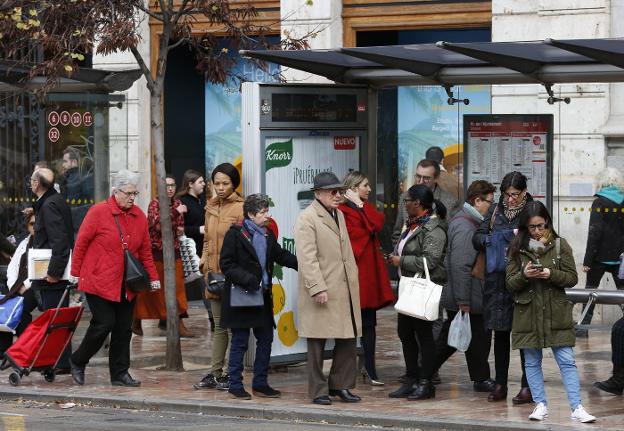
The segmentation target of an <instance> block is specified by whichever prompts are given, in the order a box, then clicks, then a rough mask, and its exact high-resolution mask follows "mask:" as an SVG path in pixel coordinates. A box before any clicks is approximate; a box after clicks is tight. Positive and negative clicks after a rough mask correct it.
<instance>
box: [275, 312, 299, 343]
mask: <svg viewBox="0 0 624 431" xmlns="http://www.w3.org/2000/svg"><path fill="white" fill-rule="evenodd" d="M277 336H278V337H279V339H280V341H281V342H282V344H283V345H284V346H286V347H290V346H292V345H293V344H295V343H296V342H297V340H298V339H299V331H297V327H296V326H295V315H294V313H293V312H292V311H286V312H285V313H282V315H281V316H280V318H279V321H278V322H277Z"/></svg>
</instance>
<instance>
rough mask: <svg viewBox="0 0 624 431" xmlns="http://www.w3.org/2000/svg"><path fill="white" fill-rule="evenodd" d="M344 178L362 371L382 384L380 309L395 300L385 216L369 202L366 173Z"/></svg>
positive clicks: (349, 175) (352, 174)
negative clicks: (383, 240)
mask: <svg viewBox="0 0 624 431" xmlns="http://www.w3.org/2000/svg"><path fill="white" fill-rule="evenodd" d="M343 182H344V185H345V189H346V192H345V202H344V203H343V204H341V205H340V207H339V208H340V210H341V211H342V212H343V213H344V216H345V221H346V224H347V231H348V232H349V239H350V240H351V247H352V248H353V254H354V255H355V261H356V262H357V266H358V274H359V277H358V278H359V282H360V308H361V309H362V349H363V350H364V369H363V370H362V374H363V375H364V378H365V380H367V379H368V380H369V381H370V383H371V384H372V385H375V386H381V385H383V383H382V382H380V381H379V379H378V376H377V370H376V368H375V338H376V332H375V326H376V325H377V310H379V309H380V308H383V307H385V306H386V305H388V304H390V303H392V301H394V295H393V293H392V289H391V288H390V279H389V278H388V270H387V268H386V262H385V260H384V258H383V256H382V254H381V251H380V244H379V240H378V239H377V234H378V233H379V231H380V230H381V228H382V226H383V224H384V218H385V217H384V215H383V213H381V212H379V211H377V210H376V209H375V207H374V205H371V204H370V203H368V202H367V200H368V196H369V194H370V192H371V188H370V185H369V183H368V179H367V178H366V176H365V175H364V174H363V173H361V172H358V171H352V172H349V174H347V176H346V177H345V179H344V181H343Z"/></svg>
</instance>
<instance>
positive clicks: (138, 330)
mask: <svg viewBox="0 0 624 431" xmlns="http://www.w3.org/2000/svg"><path fill="white" fill-rule="evenodd" d="M130 329H132V333H133V334H134V335H138V336H139V337H142V336H143V328H142V327H141V319H132V326H131V327H130Z"/></svg>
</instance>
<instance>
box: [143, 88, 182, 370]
mask: <svg viewBox="0 0 624 431" xmlns="http://www.w3.org/2000/svg"><path fill="white" fill-rule="evenodd" d="M159 78H160V77H159ZM158 81H159V79H158V78H157V82H156V85H155V86H154V88H153V90H152V92H151V95H150V117H151V125H152V151H153V154H154V162H155V163H154V164H155V166H156V189H157V191H158V204H159V207H160V227H161V233H162V244H163V265H164V269H165V284H164V286H161V288H162V289H165V305H166V307H167V350H166V354H165V369H166V370H169V371H182V370H183V364H182V349H181V346H180V332H179V326H178V323H179V319H180V317H179V310H178V301H177V298H176V269H175V254H174V249H173V238H174V236H173V235H174V232H173V229H172V226H171V203H170V200H169V198H168V197H167V190H166V186H165V184H166V182H165V177H166V175H167V174H166V171H165V142H164V129H163V124H162V118H163V115H162V106H163V105H162V93H163V85H162V83H163V82H164V77H162V78H161V79H160V82H158Z"/></svg>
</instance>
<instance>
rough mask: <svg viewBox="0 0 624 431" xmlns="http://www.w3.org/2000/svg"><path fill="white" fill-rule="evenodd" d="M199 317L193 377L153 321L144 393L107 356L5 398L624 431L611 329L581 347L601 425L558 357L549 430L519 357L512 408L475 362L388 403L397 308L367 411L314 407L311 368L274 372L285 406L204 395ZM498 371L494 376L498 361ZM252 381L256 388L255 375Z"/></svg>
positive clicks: (191, 350)
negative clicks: (527, 400)
mask: <svg viewBox="0 0 624 431" xmlns="http://www.w3.org/2000/svg"><path fill="white" fill-rule="evenodd" d="M189 314H190V318H189V319H188V321H187V324H186V326H187V327H188V328H191V330H192V331H193V332H194V333H195V334H196V335H197V337H196V338H193V339H183V340H182V349H183V357H184V363H185V369H186V371H185V372H181V373H176V372H165V371H158V370H157V368H158V366H160V365H162V364H163V363H164V350H165V338H164V332H163V331H161V330H159V329H158V328H157V327H156V323H157V322H156V321H147V322H143V327H144V332H145V335H144V336H143V337H133V339H132V344H131V346H132V359H133V362H132V369H131V373H132V375H133V376H134V377H135V378H137V379H139V380H141V381H142V385H141V387H140V388H119V387H112V386H111V385H110V384H109V376H108V367H107V363H108V359H107V357H106V356H105V355H106V354H107V353H106V352H100V354H99V355H98V357H96V358H94V359H93V361H92V363H91V364H90V366H89V367H87V372H86V385H85V386H83V387H80V386H77V385H75V384H73V382H72V379H71V376H57V378H56V381H55V382H54V383H46V382H45V381H44V380H43V377H42V376H41V375H39V374H38V373H34V374H32V375H31V376H25V377H23V379H22V382H21V385H20V386H18V387H13V386H10V385H9V384H8V382H7V377H8V374H9V370H6V371H3V372H0V397H1V398H2V399H18V398H22V399H29V400H39V401H48V402H49V401H55V400H74V401H75V402H78V403H81V404H89V405H94V406H107V407H118V408H131V409H150V410H162V411H171V412H185V413H203V414H211V415H224V416H240V417H258V418H265V419H282V420H293V421H294V420H298V421H310V422H328V423H336V424H344V425H356V424H365V425H376V426H393V427H399V428H419V429H427V430H434V429H446V430H449V429H452V430H468V429H469V430H485V429H487V430H511V429H532V430H536V429H537V430H542V429H544V430H545V429H561V430H567V429H590V428H593V429H608V430H621V429H622V428H623V427H624V426H623V424H624V403H623V398H622V397H617V396H612V395H608V394H603V393H601V392H600V391H598V390H597V389H595V388H593V386H592V383H593V382H594V381H596V380H603V379H605V378H607V377H608V376H609V374H610V371H611V362H610V357H611V347H610V332H609V329H608V328H602V329H600V330H595V331H594V330H593V331H590V337H589V339H580V340H579V341H578V343H577V347H576V358H577V364H578V368H579V372H580V375H581V385H582V397H583V404H584V405H585V407H586V408H587V410H588V411H589V412H591V413H592V414H593V415H595V416H597V417H598V422H596V423H595V424H590V425H583V424H576V423H574V422H572V421H571V420H570V411H569V408H568V405H567V400H566V396H565V392H564V390H563V387H562V384H561V378H560V376H559V371H558V369H557V366H556V364H555V362H554V359H553V358H552V354H551V353H550V352H545V354H544V375H545V377H546V390H547V395H548V397H549V419H548V420H547V421H545V422H543V423H536V422H530V421H529V420H528V419H527V416H528V415H529V414H530V413H531V411H532V409H533V406H532V405H525V406H518V407H514V406H512V404H511V398H512V397H513V396H514V395H515V394H516V393H517V391H518V389H519V381H520V373H519V369H520V364H519V356H518V354H517V352H513V353H512V364H511V367H510V388H509V400H508V402H507V403H489V402H487V394H484V393H476V392H473V390H472V384H471V382H470V381H469V380H468V377H467V370H466V366H465V360H464V358H463V355H459V354H456V355H454V356H453V357H452V358H451V359H450V360H449V362H448V363H447V364H445V366H444V367H443V368H442V370H441V371H440V375H441V378H442V384H441V385H439V386H437V392H436V399H435V400H427V401H419V402H408V401H405V400H396V399H390V398H388V393H389V392H390V391H391V390H393V389H394V388H396V387H397V386H398V383H397V380H396V379H397V377H398V376H399V375H400V374H402V373H403V363H402V354H401V350H400V346H401V345H400V342H399V340H398V338H397V335H396V330H395V325H396V316H395V313H394V311H393V310H392V309H391V308H390V309H385V310H383V311H382V312H380V313H379V315H378V323H379V326H378V333H377V339H378V355H377V358H378V371H379V376H380V379H381V380H382V381H384V382H386V386H385V387H371V386H369V385H366V384H363V383H362V379H361V377H360V378H359V379H358V387H357V388H356V389H355V390H354V391H353V392H354V393H356V394H358V395H360V396H362V402H360V403H358V404H344V403H340V402H335V403H334V404H333V405H332V406H329V407H321V406H316V405H314V404H311V403H310V400H309V399H308V398H307V395H306V385H305V382H306V378H305V367H304V366H302V365H297V366H291V367H288V368H287V369H279V370H274V371H273V372H272V374H271V375H270V376H269V382H270V384H271V385H272V386H274V387H275V388H277V389H279V390H281V391H282V393H283V396H282V398H281V399H279V400H275V399H265V398H257V397H254V398H253V399H252V400H251V401H238V400H234V399H232V398H231V397H230V396H229V395H228V394H227V392H220V391H216V390H209V391H196V390H194V389H193V383H195V382H197V381H198V380H200V379H201V377H202V376H203V375H204V374H205V373H206V372H207V368H208V363H209V357H210V352H211V349H210V332H209V329H208V319H207V315H206V312H205V310H204V309H203V305H201V304H199V303H194V304H193V305H192V306H191V308H190V310H189ZM89 318H90V315H89V314H88V313H85V316H84V317H83V321H82V323H81V325H80V328H79V330H78V332H77V334H76V336H75V339H74V345H75V346H76V345H77V343H78V341H79V340H80V339H81V338H82V337H83V335H84V331H85V330H86V328H87V326H88V320H89ZM490 363H491V365H492V372H493V358H491V360H490ZM326 364H328V363H326ZM245 377H246V379H245V380H246V382H249V371H247V372H246V376H245ZM249 389H250V388H249Z"/></svg>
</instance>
